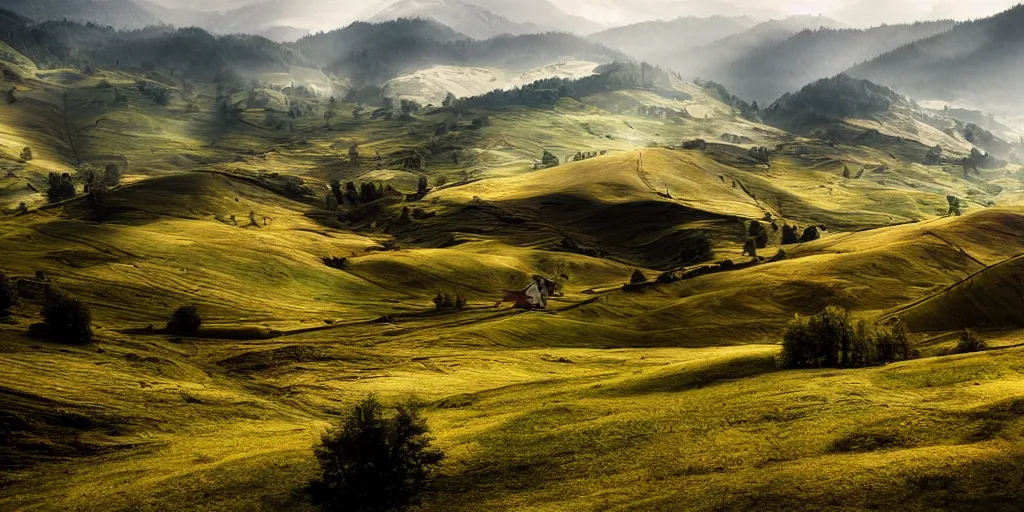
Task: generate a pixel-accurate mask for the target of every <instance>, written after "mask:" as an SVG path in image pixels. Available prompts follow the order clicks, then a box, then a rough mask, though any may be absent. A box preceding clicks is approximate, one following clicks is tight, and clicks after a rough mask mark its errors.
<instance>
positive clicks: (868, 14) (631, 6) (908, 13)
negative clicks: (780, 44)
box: [512, 0, 1021, 26]
mask: <svg viewBox="0 0 1024 512" xmlns="http://www.w3.org/2000/svg"><path fill="white" fill-rule="evenodd" d="M512 1H514V0H512ZM551 1H552V2H553V3H555V4H556V5H558V6H559V7H561V8H562V9H564V10H566V11H571V12H572V13H573V14H578V15H581V16H586V17H588V18H591V19H594V20H595V21H600V22H602V23H611V24H621V23H623V22H626V23H629V22H634V21H640V20H641V19H652V18H659V17H674V16H685V15H688V14H692V15H695V16H710V15H715V14H722V15H726V16H739V15H744V14H746V15H749V16H752V17H755V18H758V17H759V18H764V17H775V18H777V17H783V16H788V15H793V14H821V15H825V16H830V17H834V18H836V19H838V20H839V21H842V22H845V23H848V24H850V25H857V26H863V25H878V24H881V23H901V22H909V21H917V20H933V19H939V18H954V19H958V20H965V19H971V18H979V17H985V16H989V15H992V14H995V13H997V12H1000V11H1004V10H1006V9H1008V8H1010V7H1012V6H1013V5H1016V4H1017V3H1020V2H1021V0H710V1H707V0H551Z"/></svg>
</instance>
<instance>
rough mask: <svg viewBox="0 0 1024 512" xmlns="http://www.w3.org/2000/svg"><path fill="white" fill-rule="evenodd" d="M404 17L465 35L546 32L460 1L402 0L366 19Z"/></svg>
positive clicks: (377, 19) (487, 35)
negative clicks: (440, 25) (437, 23)
mask: <svg viewBox="0 0 1024 512" xmlns="http://www.w3.org/2000/svg"><path fill="white" fill-rule="evenodd" d="M402 18H409V19H413V18H424V19H431V20H434V21H437V22H439V23H441V24H443V25H446V26H448V27H451V28H452V29H454V30H456V31H458V32H461V33H463V34H466V35H467V36H470V37H473V38H477V39H486V38H488V37H493V36H496V35H499V34H528V33H538V32H544V31H545V29H544V28H543V27H541V26H539V25H534V24H532V23H516V22H514V21H512V20H509V19H508V18H505V17H503V16H499V15H497V14H495V13H493V12H491V11H489V10H487V9H484V8H483V7H480V6H478V5H473V4H470V3H466V2H463V1H461V0H399V2H397V3H395V4H393V5H391V6H390V7H388V8H386V9H384V10H383V11H381V12H379V13H377V14H375V15H374V16H373V17H371V18H370V19H368V20H367V21H369V22H371V23H376V22H382V21H392V20H397V19H402Z"/></svg>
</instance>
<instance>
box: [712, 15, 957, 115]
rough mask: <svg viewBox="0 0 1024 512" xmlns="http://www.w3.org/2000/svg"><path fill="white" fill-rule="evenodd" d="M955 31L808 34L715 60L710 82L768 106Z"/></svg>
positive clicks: (914, 28) (947, 25) (930, 27)
mask: <svg viewBox="0 0 1024 512" xmlns="http://www.w3.org/2000/svg"><path fill="white" fill-rule="evenodd" d="M954 25H955V24H954V22H952V21H936V22H926V23H916V24H914V25H883V26H881V27H876V28H872V29H867V30H856V29H838V30H837V29H831V28H822V29H817V30H804V31H801V32H799V33H797V34H795V35H793V36H791V37H789V38H787V39H785V40H782V41H778V42H775V43H768V44H762V45H759V46H758V47H756V48H751V49H750V51H748V52H745V53H743V54H742V55H739V56H738V57H737V58H735V59H733V60H717V59H716V60H717V62H718V63H719V65H718V66H717V67H716V66H715V64H714V62H715V61H712V62H707V63H706V64H705V65H706V66H707V72H708V76H709V78H711V79H713V80H715V81H718V82H721V83H722V84H724V85H725V86H726V87H728V88H729V90H730V91H732V92H733V93H734V94H736V95H737V96H739V97H741V98H744V99H746V100H748V101H757V102H760V103H762V104H764V103H767V102H770V101H773V100H774V99H776V98H778V97H780V96H781V95H783V94H785V93H787V92H792V91H796V90H798V89H800V88H801V87H803V86H804V85H806V84H808V83H810V82H813V81H815V80H817V79H819V78H822V77H829V76H834V75H836V74H838V73H841V72H843V71H844V70H846V69H848V68H849V67H851V66H854V65H856V64H857V63H860V62H864V61H866V60H869V59H872V58H874V57H876V56H878V55H881V54H883V53H886V52H889V51H892V50H893V49H895V48H899V47H901V46H904V45H906V44H908V43H911V42H914V41H917V40H919V39H922V38H926V37H930V36H933V35H935V34H939V33H942V32H945V31H948V30H949V29H951V28H952V27H953V26H954ZM881 83H885V82H884V81H883V82H881Z"/></svg>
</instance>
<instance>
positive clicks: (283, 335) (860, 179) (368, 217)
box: [0, 13, 1024, 512]
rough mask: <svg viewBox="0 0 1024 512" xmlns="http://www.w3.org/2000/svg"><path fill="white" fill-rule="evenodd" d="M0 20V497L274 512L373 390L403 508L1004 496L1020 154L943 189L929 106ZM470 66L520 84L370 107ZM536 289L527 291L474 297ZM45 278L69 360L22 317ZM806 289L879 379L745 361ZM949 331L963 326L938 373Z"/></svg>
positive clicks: (931, 505)
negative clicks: (851, 331)
mask: <svg viewBox="0 0 1024 512" xmlns="http://www.w3.org/2000/svg"><path fill="white" fill-rule="evenodd" d="M514 21H515V22H520V21H519V20H514ZM0 23H2V24H3V25H2V27H3V28H0V34H3V37H4V39H3V41H4V42H3V43H0V67H2V69H0V86H2V89H0V91H4V92H5V93H7V92H8V91H10V94H12V95H13V101H2V102H0V254H3V255H4V257H3V258H2V261H0V270H2V271H3V272H4V273H5V274H7V275H9V276H11V277H12V278H14V279H15V280H16V284H15V286H16V287H17V288H18V295H19V303H18V304H15V305H13V306H12V307H11V308H10V311H8V312H3V313H0V441H2V442H0V509H3V510H8V509H10V510H81V509H88V510H96V511H123V510H125V509H131V510H161V511H178V510H182V511H184V510H196V509H205V510H290V511H303V512H312V511H314V510H317V509H318V507H317V506H316V504H314V503H313V502H312V501H311V499H310V497H309V496H308V494H307V493H306V492H305V489H306V488H307V485H308V483H309V481H310V480H311V479H312V478H314V477H315V476H316V474H317V472H318V470H319V468H318V465H317V460H316V458H315V456H314V454H313V449H314V447H315V446H317V445H318V444H319V443H320V439H321V435H322V434H323V433H324V432H325V431H326V430H327V429H329V428H331V427H332V426H333V425H337V424H338V422H339V421H340V420H341V419H342V418H343V417H345V415H346V414H348V411H350V410H351V406H352V404H353V403H355V401H357V400H359V399H361V398H362V397H365V396H366V395H368V394H371V393H372V394H376V395H377V396H379V397H380V399H381V400H382V401H383V402H385V403H387V404H394V403H401V402H405V401H408V400H415V401H417V402H419V403H420V404H421V405H420V411H421V412H422V414H423V417H424V419H425V421H426V423H427V425H428V426H429V428H430V433H431V436H432V438H433V443H434V446H436V447H438V448H439V449H441V450H443V451H444V453H445V459H444V461H443V463H442V465H441V466H440V468H439V470H438V471H437V472H436V473H435V474H433V475H432V479H431V481H430V491H429V492H428V493H426V494H424V495H423V496H422V497H423V500H422V503H421V504H419V505H418V509H419V510H422V511H424V512H435V511H437V512H441V511H445V512H447V511H455V512H463V511H465V512H469V511H480V510H545V511H546V510H571V511H585V512H602V511H608V510H652V511H660V510H697V511H723V510H736V509H741V510H746V509H750V510H765V511H772V512H774V511H779V512H782V511H791V510H812V509H813V510H820V509H836V508H841V509H843V510H849V511H861V510H864V511H867V510H893V509H898V510H908V511H915V512H916V511H921V512H924V511H932V510H956V511H959V510H1015V509H1016V508H1018V506H1019V504H1020V503H1021V500H1022V499H1024V491H1022V488H1021V486H1020V485H1019V484H1020V481H1021V479H1022V478H1024V449H1022V448H1021V446H1022V444H1021V441H1022V440H1024V413H1022V411H1024V405H1022V404H1024V402H1022V400H1021V398H1020V389H1021V386H1022V385H1024V370H1022V368H1024V348H1022V347H1021V344H1022V343H1024V330H1021V329H1020V325H1019V324H1020V318H1019V316H1020V315H1019V312H1018V310H1019V307H1017V306H1019V305H1020V304H1019V303H1020V290H1021V288H1022V287H1024V286H1022V285H1021V281H1020V275H1019V274H1020V273H1021V269H1020V267H1021V263H1020V262H1021V260H1020V258H1021V256H1020V254H1021V253H1022V252H1024V181H1022V179H1021V171H1022V169H1021V167H1020V166H1019V165H1011V164H1006V163H1005V162H1001V163H993V165H991V166H983V167H981V168H979V169H977V170H973V171H972V172H966V170H965V169H964V168H963V167H962V166H961V163H960V162H961V161H962V159H963V158H968V157H969V155H970V154H971V149H972V147H971V144H970V143H968V141H966V140H965V139H964V138H963V136H962V134H961V133H959V132H957V131H956V130H955V129H954V130H950V131H949V133H947V132H944V131H943V130H942V129H940V128H936V127H935V126H932V125H931V124H929V123H933V122H934V123H936V124H940V123H939V121H942V122H943V123H952V120H950V119H948V118H945V117H943V114H942V113H941V112H934V113H930V114H927V115H926V113H925V112H924V111H922V110H921V109H919V108H917V107H916V106H915V104H914V103H913V102H912V101H910V100H908V99H906V98H904V97H903V96H901V95H900V94H898V93H897V92H894V91H893V90H891V89H889V88H888V87H886V86H883V85H877V84H874V83H872V82H869V81H867V80H864V79H859V78H855V77H850V76H845V75H840V76H837V77H835V78H831V79H825V80H821V81H817V82H814V83H811V84H810V85H807V86H806V87H804V88H802V89H800V90H799V91H795V92H792V93H790V94H787V95H784V96H783V98H782V99H780V100H779V101H778V102H777V103H775V104H774V105H773V106H772V107H771V108H769V109H766V110H757V111H755V110H752V109H750V108H749V107H746V106H745V105H743V104H742V103H741V102H738V101H735V100H734V99H733V97H732V95H731V94H729V93H728V91H727V90H726V89H725V88H723V87H721V86H718V85H716V84H710V83H707V82H703V81H699V82H691V81H687V80H684V79H682V78H681V77H680V76H679V75H677V74H675V73H672V72H670V71H667V70H664V69H659V68H656V67H654V66H651V65H644V64H638V63H636V62H632V61H628V59H627V58H626V56H624V55H622V53H621V52H619V51H617V50H612V49H609V48H607V47H605V46H603V45H600V44H597V43H594V42H592V41H587V40H585V39H582V38H579V37H576V36H572V35H567V34H544V35H532V36H506V37H496V38H491V39H487V40H483V41H478V40H472V39H469V38H467V37H466V36H465V35H464V34H460V33H458V32H456V31H454V30H451V29H450V28H448V27H444V26H443V25H440V24H438V23H436V22H432V21H426V20H399V21H395V22H388V23H382V24H368V23H356V24H353V25H351V26H349V27H347V28H345V29H341V30H337V31H333V32H329V33H323V34H315V35H311V36H308V37H306V38H303V39H301V40H299V41H297V42H296V43H294V44H287V45H282V44H278V43H274V42H271V41H269V40H266V39H262V38H258V37H252V36H217V35H213V34H211V33H208V32H206V31H202V30H198V29H191V30H178V29H173V28H170V27H161V28H154V29H149V30H145V31H134V32H116V31H113V30H111V29H104V28H99V27H83V26H80V25H77V24H74V23H66V22H48V23H43V24H38V25H37V24H34V23H30V22H28V21H26V20H23V19H20V18H18V17H16V16H7V15H4V14H3V13H0ZM7 27H13V28H14V30H8V28H7ZM50 30H52V31H54V32H53V34H54V35H53V36H49V35H48V34H49V32H47V31H50ZM33 34H35V35H40V36H41V40H40V38H34V37H29V36H31V35H33ZM8 42H9V43H8ZM45 43H49V44H45ZM19 49H23V50H24V51H25V54H22V53H20V52H19ZM133 49H134V50H135V51H134V52H132V51H131V50H133ZM26 54H27V55H26ZM30 56H34V57H35V58H38V59H39V60H38V61H34V60H33V59H32V58H30ZM566 56H578V57H581V58H583V57H590V62H589V63H586V64H584V63H580V62H572V61H569V62H562V61H561V60H559V58H560V57H566ZM204 57H205V58H206V61H201V60H202V59H203V58H204ZM144 60H148V61H151V62H148V63H147V64H148V65H145V66H144V65H143V63H144V62H143V61H144ZM612 60H615V61H620V62H615V63H613V64H611V65H600V66H595V67H591V66H593V65H594V63H599V62H608V61H612ZM118 61H120V62H118ZM535 63H536V64H535ZM553 63H561V64H562V66H560V65H557V64H553ZM235 64H238V67H239V69H240V70H244V69H250V70H254V71H256V70H258V71H262V72H258V73H257V72H253V73H250V74H248V75H246V76H244V77H242V76H235V75H234V74H233V73H230V72H222V71H223V70H219V71H218V72H217V73H213V71H214V70H216V68H218V67H219V66H223V65H230V66H234V65H235ZM484 66H486V67H484ZM538 66H540V67H539V68H538ZM533 68H537V69H533ZM527 70H528V71H527ZM406 71H408V73H406ZM523 71H526V73H523ZM240 72H241V71H239V73H240ZM576 72H578V74H579V75H587V76H584V77H581V78H578V79H573V78H550V76H552V75H558V74H571V75H573V76H575V75H576ZM591 72H593V73H594V74H591ZM396 74H397V75H396ZM395 76H398V77H399V78H398V79H395V80H392V79H393V78H395ZM492 78H493V79H495V82H496V83H497V84H500V85H504V84H507V83H512V82H513V81H514V80H521V81H523V82H527V81H530V80H531V79H536V80H535V81H532V82H530V83H526V84H524V85H523V86H522V87H520V88H519V89H517V90H511V91H501V92H497V93H490V94H484V95H480V96H470V97H464V98H459V99H458V100H456V101H455V102H454V103H450V102H449V104H448V105H447V106H437V105H434V106H431V107H423V108H420V107H417V106H415V105H409V104H408V103H407V104H406V105H405V107H406V108H404V109H403V108H401V107H400V106H399V107H398V108H396V106H395V105H394V104H393V102H391V101H387V100H386V99H385V97H384V96H383V95H382V94H381V93H382V92H385V91H386V90H387V89H388V88H389V87H394V88H395V89H399V88H404V87H410V88H411V89H412V90H413V92H415V93H424V92H431V93H433V91H435V90H436V92H437V94H436V95H435V96H434V97H435V98H436V97H438V96H440V90H444V89H451V88H454V86H455V85H461V86H463V87H465V89H466V93H465V94H466V95H467V96H468V95H472V94H474V93H475V92H476V90H471V86H472V87H477V88H481V87H483V85H482V84H484V83H490V80H491V79H492ZM503 79H504V80H505V82H502V80H503ZM459 80H464V81H465V82H467V83H462V82H459ZM424 84H425V85H424ZM300 85H301V86H303V87H300ZM361 85H370V86H371V87H370V88H371V89H372V88H374V87H381V86H383V89H384V90H383V91H382V90H375V91H372V92H373V93H374V94H366V95H348V94H344V93H343V91H346V90H348V89H349V88H351V87H353V86H356V87H358V86H361ZM334 87H337V88H338V89H337V90H335V89H334ZM329 88H330V90H328V89H329ZM460 96H461V94H460ZM5 99H6V98H5ZM941 126H954V127H955V126H956V125H955V124H941ZM935 145H941V146H942V151H941V153H940V155H939V157H938V158H926V156H927V154H928V153H929V152H930V151H931V150H932V149H933V147H934V146H935ZM26 148H28V149H30V151H29V152H26V151H25V149H26ZM110 165H113V166H115V167H116V168H117V169H118V174H119V175H120V181H119V182H117V183H116V184H111V185H109V186H107V187H100V188H97V189H90V190H89V191H88V192H87V191H85V190H84V183H85V182H86V180H87V179H88V178H89V175H90V173H92V172H93V171H95V170H96V169H104V172H106V171H105V169H107V168H108V166H110ZM50 173H67V174H68V179H69V180H70V184H71V185H72V186H73V188H74V189H73V191H72V193H71V194H69V197H49V195H48V194H47V191H48V183H49V181H50ZM60 179H63V178H60V177H59V176H57V177H55V181H56V180H60ZM92 183H93V184H94V186H95V182H92ZM951 197H953V198H957V200H958V202H957V204H958V205H959V206H958V211H959V213H962V214H963V215H957V214H956V213H955V212H951V209H950V198H951ZM794 226H795V227H794ZM788 230H798V231H799V232H801V233H802V235H803V236H801V238H800V239H798V240H792V239H788V240H787V239H786V237H785V233H787V232H789V231H788ZM758 233H761V234H763V235H764V237H763V239H762V238H761V235H759V234H758ZM751 248H753V249H754V250H753V251H752V250H751ZM752 253H755V254H752ZM534 275H543V276H547V277H550V278H551V279H553V280H555V281H556V284H557V293H556V294H555V295H553V296H552V297H550V302H549V305H548V307H547V309H543V310H527V309H520V308H512V307H510V305H508V304H505V305H503V306H501V305H499V306H497V307H496V306H495V302H496V301H497V300H499V299H500V298H501V297H502V296H503V294H504V290H522V289H524V287H525V286H527V284H528V283H529V282H530V281H531V279H532V276H534ZM641 277H642V279H640V278H641ZM5 282H6V281H5ZM51 287H59V288H60V289H63V290H64V291H66V292H67V293H70V294H72V295H74V296H75V297H78V298H79V299H81V300H82V301H83V303H84V304H86V305H87V306H88V308H89V309H90V311H91V315H90V316H91V327H92V330H93V334H94V337H93V339H92V340H91V342H90V343H87V344H74V343H70V342H68V340H67V339H65V338H61V337H58V336H53V335H52V333H47V331H46V328H45V326H44V325H42V324H41V320H42V315H41V310H42V309H43V307H44V304H45V295H46V294H45V291H47V290H49V289H50V288H51ZM445 294H447V295H450V296H455V297H457V298H458V299H461V301H465V302H464V303H463V304H462V306H461V307H455V308H448V307H445V305H444V301H443V296H444V295H445ZM438 295H441V296H442V300H441V301H438V302H434V300H435V299H436V298H437V297H438ZM461 301H460V302H461ZM186 305H196V306H197V308H198V311H199V312H200V313H201V316H202V323H201V325H199V326H198V328H197V329H196V330H195V331H194V332H188V333H183V332H180V331H176V330H175V329H173V328H167V324H168V320H169V318H171V315H172V313H173V312H174V311H175V310H176V309H177V308H179V307H181V306H186ZM828 305H838V306H842V307H844V308H846V309H848V310H849V311H850V313H851V315H852V316H853V318H854V319H855V320H857V321H860V320H863V321H864V322H865V324H864V325H884V324H885V323H886V322H892V321H894V319H895V318H901V319H902V320H904V321H905V323H906V324H907V325H908V326H909V327H910V333H909V335H908V336H909V341H910V342H911V343H912V345H913V349H914V352H913V355H912V357H911V358H910V359H908V360H904V361H900V362H895V363H891V364H887V365H883V366H874V367H865V368H850V367H844V368H822V369H783V368H781V367H780V366H779V365H778V363H777V356H778V355H779V353H780V346H779V342H780V341H781V340H782V339H783V335H784V333H785V332H786V328H787V324H788V323H789V322H791V321H792V320H793V318H794V315H811V314H815V313H816V312H817V311H819V310H820V309H821V308H823V307H825V306H828ZM1014 308H1016V309H1014ZM965 326H972V327H979V328H981V327H986V326H991V327H993V328H998V330H984V331H982V332H981V335H982V336H983V337H985V338H986V339H988V340H989V341H990V346H989V349H987V350H985V351H984V352H981V353H975V354H950V353H949V351H948V350H947V348H948V346H950V345H952V343H951V342H950V340H951V339H952V338H954V337H956V332H954V330H955V329H959V328H962V327H965ZM986 329H987V327H986Z"/></svg>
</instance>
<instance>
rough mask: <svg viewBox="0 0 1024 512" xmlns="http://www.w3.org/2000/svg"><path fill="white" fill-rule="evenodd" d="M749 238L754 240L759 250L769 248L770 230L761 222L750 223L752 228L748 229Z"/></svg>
mask: <svg viewBox="0 0 1024 512" xmlns="http://www.w3.org/2000/svg"><path fill="white" fill-rule="evenodd" d="M747 236H748V237H750V238H751V239H753V240H754V243H756V244H757V248H758V249H764V248H765V247H767V246H768V230H767V229H765V227H764V224H762V223H760V222H759V221H756V220H753V221H750V226H749V227H748V228H747Z"/></svg>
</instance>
